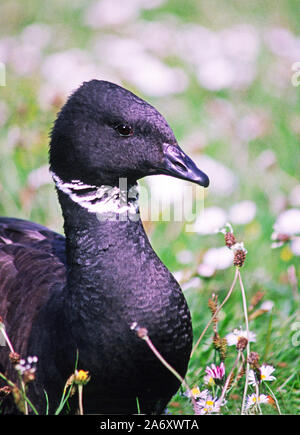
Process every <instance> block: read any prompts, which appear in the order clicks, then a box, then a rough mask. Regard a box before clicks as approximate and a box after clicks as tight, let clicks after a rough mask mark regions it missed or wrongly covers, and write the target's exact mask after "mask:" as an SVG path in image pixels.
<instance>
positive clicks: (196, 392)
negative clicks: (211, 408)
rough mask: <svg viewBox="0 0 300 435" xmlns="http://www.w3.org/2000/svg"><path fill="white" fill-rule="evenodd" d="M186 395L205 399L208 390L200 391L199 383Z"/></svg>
mask: <svg viewBox="0 0 300 435" xmlns="http://www.w3.org/2000/svg"><path fill="white" fill-rule="evenodd" d="M185 395H186V396H187V397H193V398H194V399H205V398H206V397H207V395H208V390H203V391H200V388H199V387H198V385H196V386H195V387H193V388H191V389H190V390H188V391H187V392H186V393H185Z"/></svg>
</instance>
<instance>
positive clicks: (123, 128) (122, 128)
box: [116, 124, 133, 136]
mask: <svg viewBox="0 0 300 435" xmlns="http://www.w3.org/2000/svg"><path fill="white" fill-rule="evenodd" d="M116 130H117V132H118V133H119V135H120V136H132V135H133V128H132V127H131V126H130V125H127V124H120V125H118V126H117V127H116Z"/></svg>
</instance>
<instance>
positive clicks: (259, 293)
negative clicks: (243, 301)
mask: <svg viewBox="0 0 300 435" xmlns="http://www.w3.org/2000/svg"><path fill="white" fill-rule="evenodd" d="M265 294H266V292H262V291H260V290H259V291H257V292H256V293H255V295H254V296H253V297H252V299H251V301H250V307H249V311H251V310H253V308H254V307H256V305H257V304H258V303H259V302H260V301H261V300H262V298H263V297H264V295H265Z"/></svg>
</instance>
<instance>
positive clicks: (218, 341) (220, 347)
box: [213, 332, 227, 361]
mask: <svg viewBox="0 0 300 435" xmlns="http://www.w3.org/2000/svg"><path fill="white" fill-rule="evenodd" d="M213 345H214V348H215V349H216V350H217V351H218V352H219V355H220V359H221V361H224V360H225V358H226V353H227V340H226V338H221V337H220V335H219V334H218V333H217V332H215V334H214V338H213Z"/></svg>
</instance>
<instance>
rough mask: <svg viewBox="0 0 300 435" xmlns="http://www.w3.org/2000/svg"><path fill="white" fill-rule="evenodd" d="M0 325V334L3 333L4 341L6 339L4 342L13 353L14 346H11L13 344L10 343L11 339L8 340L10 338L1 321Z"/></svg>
mask: <svg viewBox="0 0 300 435" xmlns="http://www.w3.org/2000/svg"><path fill="white" fill-rule="evenodd" d="M0 325H1V327H0V331H1V332H2V335H3V337H4V339H5V341H6V343H7V344H8V347H9V350H10V351H11V352H12V353H15V350H14V348H13V345H12V344H11V341H10V339H9V338H8V335H7V333H6V331H5V326H4V325H3V323H0Z"/></svg>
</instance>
